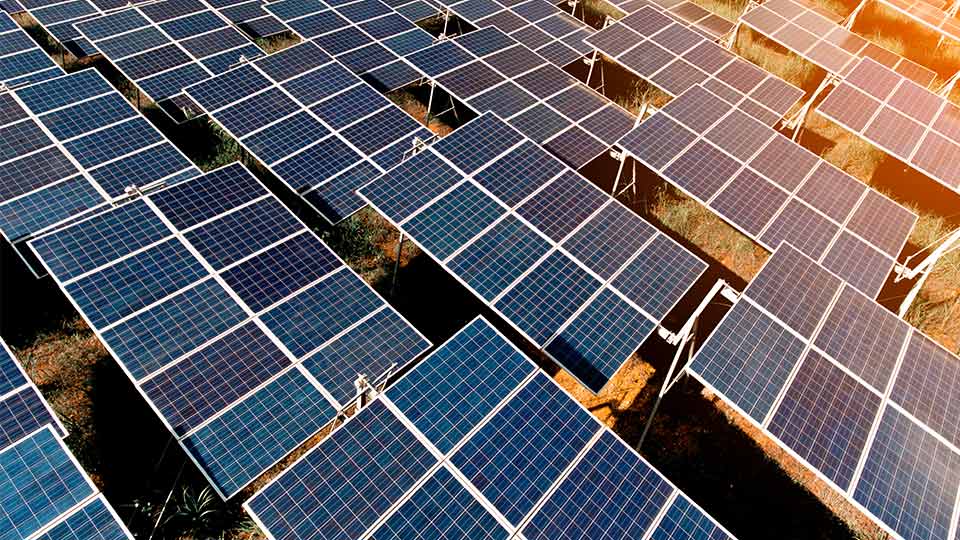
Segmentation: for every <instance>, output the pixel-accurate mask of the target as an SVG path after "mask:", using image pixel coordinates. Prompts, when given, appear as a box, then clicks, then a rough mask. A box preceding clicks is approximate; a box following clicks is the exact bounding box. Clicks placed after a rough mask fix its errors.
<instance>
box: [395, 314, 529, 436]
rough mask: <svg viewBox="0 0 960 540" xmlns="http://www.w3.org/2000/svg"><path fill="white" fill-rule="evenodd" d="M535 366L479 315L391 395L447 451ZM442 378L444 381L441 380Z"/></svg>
mask: <svg viewBox="0 0 960 540" xmlns="http://www.w3.org/2000/svg"><path fill="white" fill-rule="evenodd" d="M535 369H536V368H535V367H534V366H533V364H531V363H530V361H529V360H527V358H526V357H524V356H523V354H521V353H520V352H519V351H517V349H516V348H514V347H513V345H511V344H510V342H508V341H507V340H506V339H505V338H504V337H503V336H501V335H500V334H498V333H497V331H496V330H494V328H493V327H492V326H490V324H489V323H488V322H487V321H485V320H484V319H481V318H477V319H474V321H473V322H471V323H470V324H468V325H467V326H465V327H464V328H463V329H462V330H461V331H459V332H457V333H456V334H455V335H454V336H453V337H452V338H450V340H449V341H447V342H446V343H444V344H443V345H442V346H441V347H440V348H438V349H437V350H436V352H434V353H433V354H431V355H430V356H429V357H427V358H426V359H425V360H423V361H422V362H420V363H419V364H418V365H417V367H416V368H414V369H413V370H412V371H411V372H410V373H409V374H408V375H407V376H405V377H404V378H402V379H400V380H399V381H397V383H396V384H394V385H393V387H392V388H391V389H390V390H388V391H387V396H388V397H389V398H390V400H391V401H393V402H394V403H395V404H396V405H397V407H398V408H399V409H400V411H402V412H403V414H404V416H406V417H407V418H409V419H410V421H411V422H413V424H414V425H415V426H417V429H419V430H420V431H421V432H422V433H423V434H424V435H426V437H427V438H428V439H429V440H430V442H432V443H433V444H434V445H435V446H436V447H437V448H438V449H440V451H441V452H444V453H447V452H450V450H452V449H453V447H454V446H455V445H456V444H458V443H459V442H460V440H461V439H462V438H463V437H464V436H465V435H466V434H467V432H469V431H470V430H471V429H473V428H474V427H475V426H476V425H477V424H479V423H480V421H481V420H483V418H484V417H485V416H486V415H487V414H488V413H489V412H490V411H492V410H493V409H494V408H495V407H496V406H497V405H499V404H500V402H501V401H503V400H504V399H505V398H506V397H507V395H508V394H509V393H510V392H512V391H513V390H514V389H516V388H517V387H518V386H519V385H520V383H521V382H523V380H524V379H526V378H527V376H528V375H530V373H532V372H534V370H535ZM438 377H439V378H440V380H442V381H443V384H435V381H437V380H438V379H437V378H438Z"/></svg>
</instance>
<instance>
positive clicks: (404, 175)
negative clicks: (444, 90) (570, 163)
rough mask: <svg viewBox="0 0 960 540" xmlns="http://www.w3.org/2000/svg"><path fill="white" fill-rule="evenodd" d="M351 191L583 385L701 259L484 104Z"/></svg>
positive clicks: (612, 367)
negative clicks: (457, 125) (450, 131)
mask: <svg viewBox="0 0 960 540" xmlns="http://www.w3.org/2000/svg"><path fill="white" fill-rule="evenodd" d="M359 194H360V196H361V197H362V198H364V199H365V200H367V201H368V202H369V203H370V204H371V205H372V206H373V207H374V208H375V209H376V210H377V211H378V212H380V213H381V214H383V215H384V216H385V217H387V219H389V220H391V222H393V223H395V224H396V225H397V226H398V228H400V229H401V230H402V231H404V233H405V234H407V235H408V236H409V237H410V238H411V239H412V240H413V241H414V242H416V243H417V244H418V245H419V246H420V247H421V248H422V249H423V250H424V251H425V252H426V253H427V254H428V255H430V256H431V257H432V258H433V259H434V260H436V261H437V262H438V263H440V264H442V265H443V266H445V267H446V269H447V270H448V271H449V272H451V273H452V274H453V275H454V277H456V278H457V279H459V280H460V281H461V282H463V283H464V284H465V285H467V286H468V287H469V288H470V289H471V290H472V291H473V292H474V293H475V294H477V296H479V297H481V298H482V299H483V300H484V301H485V302H486V303H487V304H488V305H489V306H490V307H492V308H493V309H494V310H496V311H497V312H499V313H500V314H501V315H503V316H504V318H505V319H506V320H507V321H509V322H510V323H511V324H513V325H514V326H515V327H516V328H517V329H518V330H519V331H521V332H522V333H523V334H524V335H525V336H526V337H527V338H528V339H529V340H530V341H531V342H532V343H534V344H536V345H537V346H538V347H539V348H541V349H544V350H545V352H546V353H547V354H548V355H550V356H552V357H553V358H554V359H555V360H556V361H557V363H558V364H560V365H561V366H562V367H564V368H565V369H567V370H568V371H570V372H571V373H572V374H573V375H574V376H575V377H577V378H579V380H580V381H581V382H583V383H584V384H585V386H587V387H588V388H590V389H591V390H593V391H594V392H599V391H600V390H601V389H602V388H603V386H604V385H605V384H606V382H607V381H608V380H609V379H610V378H611V377H612V376H613V375H614V374H615V373H616V372H617V371H618V370H619V368H620V366H621V365H622V364H623V362H624V361H625V360H626V359H627V358H628V357H629V356H630V355H631V354H633V352H634V351H635V350H636V349H637V348H638V347H639V345H640V344H641V343H642V342H643V341H644V340H645V339H646V337H647V336H648V335H649V334H650V333H651V332H652V331H653V330H654V329H655V328H656V326H657V325H658V324H659V323H660V322H661V321H662V320H663V318H664V317H666V315H667V313H668V312H669V311H670V310H671V309H672V308H673V306H674V305H675V304H676V302H677V301H679V299H680V298H681V297H682V296H683V295H684V294H685V293H686V292H687V291H688V290H689V288H690V287H691V286H692V285H693V283H694V282H696V281H697V279H698V278H699V277H700V275H701V274H702V273H703V271H704V270H705V269H706V265H705V264H704V263H703V261H701V260H699V259H698V258H697V257H695V256H694V255H693V254H691V253H689V252H688V251H687V250H685V249H684V248H682V247H681V246H679V245H678V244H676V243H675V242H674V241H673V240H670V239H669V238H668V237H666V236H665V235H662V234H660V233H657V232H656V230H655V229H654V228H653V227H652V226H651V225H650V224H649V223H647V222H646V221H644V220H642V219H640V218H639V217H637V216H636V215H635V214H634V213H632V212H631V211H630V210H628V209H627V208H626V207H624V206H622V205H621V204H620V203H618V202H616V201H614V200H612V199H611V198H610V197H609V196H608V195H606V194H604V193H603V192H602V191H601V190H600V189H598V188H597V187H595V186H594V185H593V184H591V183H590V182H589V181H587V180H586V179H585V178H583V177H582V176H580V175H579V174H577V173H576V172H574V171H573V170H572V169H570V168H568V167H566V166H564V165H563V164H562V163H561V162H560V161H559V160H558V159H557V158H554V157H552V156H551V155H550V154H548V153H546V152H544V151H543V150H542V149H540V148H539V147H538V146H537V145H535V144H533V143H532V142H531V141H529V140H528V139H526V138H525V137H523V136H522V135H520V133H519V132H518V131H516V130H515V129H513V128H512V127H510V126H509V125H508V124H506V123H505V122H504V121H503V120H500V119H499V118H497V117H496V116H495V115H493V114H490V113H487V114H484V115H482V116H480V117H478V118H476V119H474V120H472V121H471V122H468V123H467V124H465V125H464V126H462V127H461V128H459V129H458V130H457V131H455V132H454V133H453V134H451V135H449V136H447V137H446V138H444V139H443V140H442V141H440V142H438V143H436V144H434V145H433V146H431V147H430V148H429V149H427V150H424V151H423V152H420V153H418V154H416V155H415V156H413V157H411V158H409V159H407V160H406V161H404V162H403V163H401V164H400V165H399V166H397V167H396V168H394V169H392V170H391V171H388V172H387V173H386V174H384V175H382V176H381V177H379V178H377V179H376V180H374V181H372V182H370V183H369V184H367V185H365V186H363V187H362V188H361V189H360V190H359ZM646 310H649V311H646ZM621 323H622V324H621Z"/></svg>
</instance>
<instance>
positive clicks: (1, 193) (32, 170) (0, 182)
mask: <svg viewBox="0 0 960 540" xmlns="http://www.w3.org/2000/svg"><path fill="white" fill-rule="evenodd" d="M79 172H80V171H78V170H77V168H76V167H75V166H74V165H73V163H72V162H71V161H70V160H69V159H68V158H67V156H66V154H64V153H63V151H62V150H60V149H59V148H57V147H50V148H47V149H46V150H41V151H39V152H36V153H34V154H29V155H27V156H24V157H22V158H20V159H17V160H14V161H11V162H8V163H6V164H4V165H0V200H7V199H10V198H13V197H17V196H20V195H23V194H24V193H28V192H30V191H33V190H35V189H37V188H39V187H42V186H45V185H47V184H49V183H51V182H55V181H57V180H61V179H63V178H67V177H68V176H73V175H75V174H79Z"/></svg>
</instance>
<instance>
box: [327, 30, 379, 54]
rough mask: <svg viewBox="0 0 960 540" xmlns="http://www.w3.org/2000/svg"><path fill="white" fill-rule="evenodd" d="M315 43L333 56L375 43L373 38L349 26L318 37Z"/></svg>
mask: <svg viewBox="0 0 960 540" xmlns="http://www.w3.org/2000/svg"><path fill="white" fill-rule="evenodd" d="M314 41H316V43H317V44H318V45H320V46H321V47H323V50H324V51H326V52H328V53H330V54H332V55H338V54H343V53H345V52H347V51H349V50H352V49H356V48H358V47H363V46H364V45H367V44H369V43H373V38H371V37H370V36H368V35H366V34H364V33H363V32H362V31H361V30H360V29H359V28H357V27H355V26H347V27H346V28H343V29H342V30H337V31H336V32H333V33H330V34H324V35H322V36H317V37H316V38H314Z"/></svg>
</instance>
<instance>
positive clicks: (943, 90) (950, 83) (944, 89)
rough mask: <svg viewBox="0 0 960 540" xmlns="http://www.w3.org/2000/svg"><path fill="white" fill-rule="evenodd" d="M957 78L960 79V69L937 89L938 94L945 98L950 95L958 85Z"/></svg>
mask: <svg viewBox="0 0 960 540" xmlns="http://www.w3.org/2000/svg"><path fill="white" fill-rule="evenodd" d="M957 80H960V71H957V72H956V73H954V74H953V76H951V77H950V78H949V79H947V81H946V82H944V83H943V86H941V87H940V89H939V90H937V95H938V96H940V97H942V98H944V99H946V98H948V97H950V92H953V88H954V87H955V86H956V85H957Z"/></svg>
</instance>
